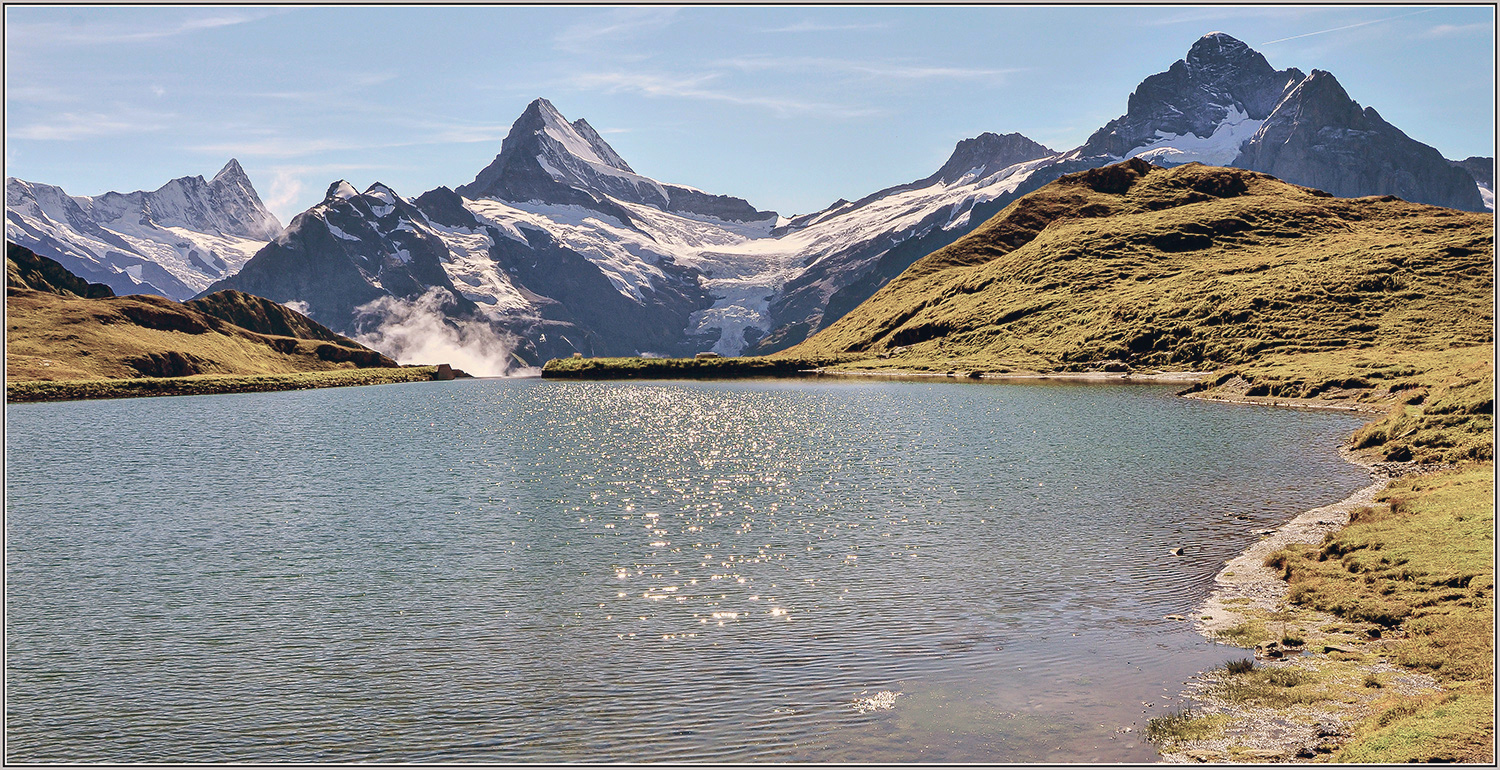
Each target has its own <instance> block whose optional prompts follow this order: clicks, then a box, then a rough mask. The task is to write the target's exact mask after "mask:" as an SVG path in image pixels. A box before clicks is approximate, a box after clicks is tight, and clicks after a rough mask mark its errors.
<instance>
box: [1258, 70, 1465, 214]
mask: <svg viewBox="0 0 1500 770" xmlns="http://www.w3.org/2000/svg"><path fill="white" fill-rule="evenodd" d="M1234 165H1236V166H1238V167H1240V168H1247V169H1251V170H1254V171H1262V172H1265V173H1267V174H1271V175H1273V176H1276V177H1279V178H1281V179H1284V180H1286V181H1288V182H1291V183H1293V184H1299V185H1303V186H1306V187H1316V188H1318V189H1320V190H1324V191H1327V192H1330V193H1333V194H1334V195H1337V196H1339V197H1344V198H1356V197H1361V196H1365V195H1394V196H1396V197H1398V198H1401V199H1403V200H1408V201H1413V202H1416V203H1428V204H1432V205H1435V206H1446V207H1449V208H1455V209H1461V210H1463V211H1484V210H1485V207H1484V203H1483V201H1482V199H1481V197H1480V195H1479V191H1478V189H1477V188H1476V187H1475V184H1474V180H1473V178H1472V177H1471V176H1470V175H1469V174H1468V173H1467V172H1466V171H1465V170H1464V169H1461V168H1455V167H1454V166H1453V165H1452V164H1451V163H1449V162H1448V161H1447V160H1446V159H1445V158H1443V156H1442V154H1441V153H1439V152H1438V151H1437V150H1435V149H1433V148H1432V147H1429V146H1427V145H1425V144H1422V143H1421V142H1418V141H1416V140H1414V139H1412V138H1411V137H1408V136H1407V135H1406V134H1405V133H1402V131H1401V130H1400V129H1398V128H1396V127H1395V126H1393V125H1391V124H1390V123H1387V122H1386V121H1385V120H1384V119H1382V118H1381V117H1380V114H1379V113H1377V112H1376V111H1375V109H1374V108H1372V107H1364V108H1361V107H1360V106H1359V104H1358V103H1357V102H1355V101H1354V100H1353V99H1350V98H1349V95H1348V94H1347V93H1345V92H1344V89H1343V87H1342V86H1340V85H1339V82H1338V80H1337V79H1335V78H1334V76H1333V75H1331V74H1329V73H1327V72H1324V71H1322V70H1313V71H1312V74H1310V75H1308V76H1307V78H1305V79H1304V80H1302V82H1300V83H1298V84H1297V86H1296V87H1295V88H1293V89H1292V90H1291V91H1290V92H1289V93H1288V94H1287V95H1286V96H1285V97H1284V98H1283V99H1282V100H1281V102H1280V103H1279V104H1277V106H1276V109H1275V110H1274V111H1273V112H1272V114H1271V115H1270V116H1269V117H1268V118H1267V119H1266V121H1265V124H1264V125H1262V126H1261V128H1260V130H1259V131H1258V132H1256V134H1255V136H1254V137H1253V138H1251V139H1250V141H1248V142H1246V143H1245V144H1244V146H1243V147H1242V148H1241V154H1240V157H1239V158H1238V159H1236V160H1235V163H1234Z"/></svg>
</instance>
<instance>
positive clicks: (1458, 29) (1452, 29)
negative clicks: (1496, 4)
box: [1422, 24, 1495, 38]
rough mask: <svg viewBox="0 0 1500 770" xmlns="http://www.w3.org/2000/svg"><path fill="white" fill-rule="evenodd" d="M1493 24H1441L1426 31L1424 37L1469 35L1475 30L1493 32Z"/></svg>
mask: <svg viewBox="0 0 1500 770" xmlns="http://www.w3.org/2000/svg"><path fill="white" fill-rule="evenodd" d="M1494 29H1495V26H1494V25H1493V24H1439V25H1437V26H1436V27H1433V28H1431V29H1429V30H1427V31H1426V32H1423V33H1422V37H1426V38H1434V37H1451V36H1453V35H1468V34H1471V33H1474V32H1493V31H1494Z"/></svg>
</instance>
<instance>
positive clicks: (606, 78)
mask: <svg viewBox="0 0 1500 770" xmlns="http://www.w3.org/2000/svg"><path fill="white" fill-rule="evenodd" d="M717 77H718V75H698V76H691V77H669V76H663V75H647V74H640V73H627V72H605V73H593V74H584V75H577V76H575V77H573V78H572V79H571V81H570V84H571V85H572V86H573V87H575V88H578V89H580V90H600V91H604V92H605V93H620V92H632V93H638V94H642V95H644V96H652V97H669V98H678V99H698V100H703V101H714V102H724V103H727V104H738V105H742V106H746V107H764V108H767V109H770V110H772V111H773V112H775V113H777V114H778V115H789V114H819V115H825V116H831V117H844V118H855V117H869V116H871V115H877V114H879V111H878V110H871V109H866V108H860V107H849V106H845V105H838V104H826V103H820V102H805V101H799V100H796V99H787V98H781V97H774V96H745V95H741V94H735V93H730V92H727V91H718V90H712V89H708V88H704V87H702V86H703V85H704V84H705V83H708V82H710V81H712V80H714V79H716V78H717Z"/></svg>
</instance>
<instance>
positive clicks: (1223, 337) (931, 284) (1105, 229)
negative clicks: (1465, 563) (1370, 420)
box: [787, 160, 1494, 371]
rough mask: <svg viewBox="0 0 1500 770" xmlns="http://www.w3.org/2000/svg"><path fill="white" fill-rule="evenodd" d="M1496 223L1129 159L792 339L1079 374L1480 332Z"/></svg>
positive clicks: (1463, 342) (919, 361)
mask: <svg viewBox="0 0 1500 770" xmlns="http://www.w3.org/2000/svg"><path fill="white" fill-rule="evenodd" d="M1492 227H1493V217H1492V216H1491V215H1487V214H1470V213H1465V212H1460V211H1454V210H1451V209H1442V208H1436V207H1432V206H1424V205H1419V204H1413V203H1407V202H1405V201H1401V200H1398V199H1396V198H1391V197H1384V198H1357V199H1346V198H1333V197H1330V196H1328V195H1326V194H1324V193H1321V192H1318V191H1315V190H1309V189H1307V188H1302V187H1297V186H1295V185H1290V184H1287V183H1285V182H1281V181H1279V180H1277V179H1275V178H1273V177H1270V176H1267V175H1265V174H1258V173H1255V172H1250V171H1243V170H1239V169H1223V168H1213V167H1207V166H1202V165H1198V164H1192V165H1188V166H1181V167H1178V168H1174V169H1170V170H1168V169H1160V168H1156V167H1154V166H1151V165H1149V164H1147V163H1144V162H1141V161H1139V160H1132V161H1127V162H1126V163H1122V164H1117V165H1114V166H1109V167H1105V168H1101V169H1094V170H1091V171H1086V172H1082V173H1079V174H1072V175H1069V176H1065V177H1063V178H1062V179H1060V180H1058V181H1057V182H1054V183H1053V184H1051V185H1048V186H1047V187H1044V188H1042V189H1041V190H1038V191H1037V192H1034V193H1032V194H1031V195H1028V196H1026V197H1025V198H1023V199H1021V200H1019V201H1017V202H1016V203H1015V204H1013V205H1012V206H1010V207H1009V208H1007V209H1006V210H1005V211H1003V212H1002V213H1001V214H999V215H998V216H996V217H995V218H993V219H991V220H990V221H989V222H987V223H986V224H985V225H983V226H981V227H980V228H979V229H977V230H975V231H974V232H973V233H970V234H969V235H968V236H967V237H965V238H963V239H961V240H960V241H958V242H956V243H954V244H952V245H951V246H948V247H946V248H944V249H941V250H939V251H937V252H934V253H933V254H931V255H929V256H927V257H925V258H923V259H922V260H920V261H918V262H917V263H916V264H914V265H913V266H912V267H911V269H909V270H908V271H907V272H906V273H904V274H902V275H901V276H900V277H898V278H897V279H896V280H894V281H892V282H891V283H890V284H888V285H887V286H885V287H884V288H883V289H881V291H879V292H877V293H876V294H875V295H874V296H873V297H871V298H870V299H869V300H868V301H866V302H865V303H864V304H862V305H860V306H859V307H858V308H856V309H855V310H854V311H853V312H851V313H850V314H849V315H847V316H846V317H844V318H843V319H840V320H839V321H838V322H836V323H834V324H833V325H832V326H830V327H829V328H827V329H825V330H823V331H822V332H820V333H819V334H817V335H816V336H814V337H813V338H812V339H810V340H808V341H807V342H805V343H803V344H801V345H798V346H796V347H794V348H791V349H790V350H788V351H787V354H788V355H791V356H800V357H805V358H812V357H829V356H837V355H842V354H863V355H865V356H866V357H867V358H869V359H874V361H873V362H868V363H870V365H872V366H876V367H881V368H904V369H945V368H946V369H951V368H963V369H970V370H973V369H982V370H991V371H1003V370H1005V369H1031V370H1037V371H1087V370H1096V369H1101V368H1104V367H1106V365H1107V363H1108V362H1113V361H1117V362H1123V363H1124V364H1125V365H1127V366H1130V367H1133V368H1172V369H1187V368H1194V369H1217V368H1220V367H1223V366H1226V365H1235V364H1245V363H1249V362H1251V361H1255V360H1260V359H1262V358H1264V357H1265V356H1267V355H1269V354H1273V353H1280V354H1295V353H1307V352H1322V351H1330V350H1347V349H1355V348H1367V347H1375V346H1389V347H1404V348H1411V349H1417V350H1423V349H1447V348H1450V347H1460V346H1472V345H1482V344H1488V343H1490V342H1491V341H1492V336H1491V329H1492V326H1493V322H1494V318H1493V302H1492V298H1493V286H1494V276H1493V260H1494V247H1493V243H1492V240H1491V236H1492ZM882 354H884V355H888V356H889V358H881V357H880V356H881V355H882Z"/></svg>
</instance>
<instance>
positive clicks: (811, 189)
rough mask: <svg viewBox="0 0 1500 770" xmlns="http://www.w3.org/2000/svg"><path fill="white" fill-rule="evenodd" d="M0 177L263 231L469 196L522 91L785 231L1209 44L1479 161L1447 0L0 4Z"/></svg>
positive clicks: (1485, 54)
mask: <svg viewBox="0 0 1500 770" xmlns="http://www.w3.org/2000/svg"><path fill="white" fill-rule="evenodd" d="M5 31H6V44H5V55H6V76H5V78H6V82H5V86H6V88H5V108H6V109H5V115H6V147H5V161H6V174H7V175H8V176H16V177H20V178H22V179H27V180H30V181H35V182H45V183H48V184H55V185H59V186H61V187H63V188H64V189H66V190H67V191H68V192H69V193H71V194H74V195H96V194H98V193H101V192H105V191H107V190H119V191H130V190H136V189H154V188H155V187H157V186H159V185H161V184H162V183H163V182H166V181H167V180H168V179H171V178H174V177H179V176H187V175H192V174H203V175H204V176H212V175H213V174H214V173H215V172H216V171H217V170H218V169H219V168H220V167H221V166H222V165H223V164H224V162H225V161H226V160H228V159H229V158H230V157H237V158H238V159H239V160H240V162H241V163H242V164H243V165H244V167H245V169H246V171H247V172H248V173H249V175H250V178H251V180H252V181H253V182H254V183H255V185H256V188H257V189H258V190H259V191H260V193H261V197H262V198H263V199H264V200H265V201H266V202H267V204H268V205H269V206H270V207H271V209H272V210H273V211H274V212H275V213H276V214H277V216H278V217H280V218H281V219H282V221H283V222H287V221H290V219H291V217H292V216H293V215H295V214H296V213H298V212H300V211H302V210H303V209H305V208H307V207H308V206H311V205H313V204H314V203H316V202H317V201H319V200H321V198H322V195H323V192H324V190H325V189H326V188H327V186H328V184H329V183H330V182H332V181H334V180H336V179H340V178H344V179H348V180H349V181H350V182H352V183H354V184H355V185H356V186H357V187H359V188H361V189H363V188H364V187H366V186H368V185H369V184H370V183H372V182H375V181H380V182H384V183H386V184H388V185H390V186H391V187H392V188H393V189H395V190H396V191H397V192H399V193H401V194H402V195H405V196H408V197H414V196H416V195H418V194H420V193H422V192H424V191H426V190H429V189H431V188H433V187H436V186H438V185H447V186H449V187H456V186H458V185H460V184H463V183H466V182H468V181H470V180H472V179H473V178H474V175H475V174H476V173H477V172H478V171H479V170H480V169H481V168H483V167H484V166H485V165H486V164H488V163H489V161H490V160H491V159H493V157H494V156H495V154H496V153H498V152H499V150H500V141H501V139H503V138H504V136H505V133H506V131H507V129H508V128H509V126H510V124H511V122H512V121H514V120H515V118H516V117H517V116H518V115H519V114H520V113H521V111H522V110H523V109H524V108H525V106H526V104H527V103H528V102H529V101H531V100H532V99H534V98H536V97H538V96H545V97H547V98H548V99H550V100H551V101H552V102H553V103H554V104H555V105H556V106H557V108H558V109H559V110H560V111H562V113H563V114H564V115H566V116H567V117H568V118H569V119H577V118H580V117H584V118H587V119H588V121H589V123H590V124H592V125H593V126H594V127H595V128H597V129H599V130H600V132H601V133H602V134H604V136H605V138H606V139H607V140H608V141H609V142H610V143H611V144H612V145H613V146H614V147H615V149H616V150H617V151H618V152H619V153H620V155H621V156H622V157H624V158H625V160H626V161H627V162H629V163H630V164H631V166H633V167H634V168H635V170H636V171H638V172H640V173H642V174H646V175H648V176H652V177H655V178H657V179H660V180H663V181H669V182H676V183H680V184H687V185H691V186H694V187H698V188H701V189H704V190H707V191H709V192H713V193H718V194H727V195H735V196H739V197H743V198H746V199H748V200H749V201H750V202H751V203H753V204H755V205H756V206H758V207H760V208H764V209H774V210H776V211H779V212H781V213H783V214H794V213H805V212H808V211H813V210H817V209H820V208H822V207H823V206H825V205H827V204H828V203H830V202H832V201H833V200H834V199H836V198H840V197H843V198H849V199H854V198H858V197H860V196H862V195H865V194H867V193H870V192H873V191H875V190H877V189H879V188H882V187H886V186H889V185H893V184H899V183H902V182H907V181H911V180H913V179H918V178H921V177H924V176H926V175H927V174H930V173H931V172H932V171H934V170H936V169H937V168H938V167H939V166H940V165H941V164H942V162H943V161H944V160H945V159H946V158H947V156H948V154H949V153H950V152H951V151H952V149H953V145H954V144H955V143H956V142H957V141H959V140H960V139H964V138H967V137H971V136H974V135H976V134H979V133H981V132H984V131H994V132H997V133H1007V132H1011V131H1019V132H1021V133H1023V134H1025V135H1027V136H1029V137H1031V138H1032V139H1034V140H1036V141H1039V142H1041V143H1043V144H1045V145H1047V146H1049V147H1052V148H1053V149H1058V150H1066V149H1071V148H1072V147H1074V146H1077V145H1078V144H1081V143H1082V142H1083V141H1084V139H1086V138H1087V137H1088V135H1089V134H1090V133H1092V132H1093V131H1094V130H1095V129H1097V128H1098V127H1100V126H1101V125H1103V124H1104V123H1105V122H1107V121H1109V120H1111V119H1113V118H1115V117H1117V116H1119V115H1120V114H1122V113H1123V112H1124V111H1125V106H1126V99H1127V98H1128V97H1129V95H1130V92H1131V91H1132V90H1134V88H1135V86H1136V85H1137V84H1138V83H1139V82H1140V81H1141V80H1142V79H1143V78H1145V77H1146V76H1148V75H1150V74H1152V73H1155V72H1160V71H1162V70H1164V69H1166V68H1167V67H1168V66H1169V65H1171V63H1172V62H1174V61H1176V60H1177V59H1180V58H1182V57H1183V55H1185V54H1186V53H1187V50H1188V47H1189V46H1191V45H1192V43H1193V41H1194V40H1196V39H1197V38H1198V37H1199V36H1201V35H1203V34H1206V33H1208V32H1212V31H1223V32H1226V33H1228V34H1231V35H1233V36H1235V37H1238V38H1239V39H1241V40H1244V41H1245V42H1246V43H1249V44H1250V45H1251V46H1252V47H1254V48H1255V49H1256V50H1258V51H1260V52H1261V53H1263V54H1265V56H1266V58H1267V59H1268V60H1269V61H1270V62H1271V64H1272V65H1273V66H1275V67H1277V68H1278V69H1281V68H1286V67H1297V68H1299V69H1301V70H1302V71H1304V72H1307V71H1310V70H1312V69H1314V68H1316V69H1324V70H1328V71H1330V72H1332V73H1333V74H1334V75H1335V76H1337V77H1338V79H1339V82H1340V83H1342V84H1343V85H1344V88H1345V90H1347V91H1348V92H1349V95H1350V96H1351V97H1353V98H1354V99H1355V100H1356V101H1358V102H1359V103H1360V104H1361V105H1364V106H1372V107H1375V108H1376V109H1377V110H1379V111H1380V113H1381V115H1382V116H1384V117H1385V118H1386V120H1388V121H1390V122H1391V123H1393V124H1395V125H1396V126H1398V127H1400V128H1401V129H1402V130H1404V131H1405V132H1406V133H1407V134H1409V135H1410V136H1412V137H1413V138H1416V139H1418V140H1420V141H1423V142H1426V143H1428V144H1430V145H1433V146H1434V147H1436V148H1438V149H1439V150H1440V151H1442V152H1443V154H1444V155H1446V156H1447V157H1450V158H1463V157H1466V156H1469V155H1492V154H1493V152H1494V143H1495V125H1494V114H1495V104H1494V90H1495V82H1494V73H1495V48H1494V46H1495V34H1494V33H1495V18H1494V11H1493V9H1492V8H1491V7H1490V6H1488V5H1469V6H1427V7H1423V6H1410V7H1407V6H1390V5H1383V6H1369V7H1345V6H1311V7H1289V6H1287V7H1231V6H1207V7H1192V6H1161V7H1141V6H1103V7H1013V6H993V7H947V8H932V7H815V6H801V7H799V6H786V7H741V8H712V7H689V6H667V7H646V6H636V7H562V6H555V7H503V6H501V7H475V6H467V7H466V6H456V7H446V8H427V7H379V6H377V7H321V8H301V7H290V6H281V7H270V8H254V7H235V6H210V7H199V8H188V7H156V8H147V7H116V8H109V7H89V6H79V7H52V8H47V7H24V6H7V8H6V25H5Z"/></svg>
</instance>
